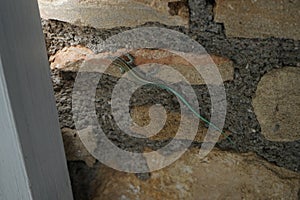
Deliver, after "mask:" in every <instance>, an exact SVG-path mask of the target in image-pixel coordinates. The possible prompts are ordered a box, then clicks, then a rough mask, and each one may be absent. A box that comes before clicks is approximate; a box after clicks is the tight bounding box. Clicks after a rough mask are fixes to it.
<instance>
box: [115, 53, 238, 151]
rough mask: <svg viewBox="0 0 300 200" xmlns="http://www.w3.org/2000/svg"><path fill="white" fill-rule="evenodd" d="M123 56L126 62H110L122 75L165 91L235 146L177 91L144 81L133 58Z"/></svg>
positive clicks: (119, 60) (117, 58)
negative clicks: (127, 74)
mask: <svg viewBox="0 0 300 200" xmlns="http://www.w3.org/2000/svg"><path fill="white" fill-rule="evenodd" d="M125 56H126V57H127V59H128V61H127V60H125V59H124V58H122V57H114V60H113V62H112V64H113V65H114V66H116V67H118V68H119V70H120V72H121V73H122V74H124V73H126V72H128V73H129V75H130V76H132V77H133V78H134V79H135V80H136V81H139V82H140V83H143V84H145V85H153V86H156V87H159V88H161V89H164V90H167V91H169V92H171V93H173V94H174V95H175V96H176V97H177V98H179V99H180V100H181V101H182V103H184V104H185V105H186V106H187V107H188V109H189V110H190V111H191V112H192V113H193V114H194V115H195V116H196V117H198V118H199V119H200V120H202V121H203V122H204V123H206V124H207V125H209V126H211V127H212V128H214V129H215V130H216V131H218V132H220V133H221V134H222V135H223V136H224V137H225V138H226V139H228V141H229V142H230V143H231V144H233V145H234V146H235V143H234V142H233V141H232V140H231V138H229V136H228V135H227V134H226V133H225V132H224V131H223V130H221V129H220V128H219V127H217V126H216V125H215V124H213V123H212V122H210V121H209V120H207V119H206V118H205V117H203V116H202V115H200V114H199V113H198V112H197V111H196V110H194V109H193V107H192V106H191V105H190V104H189V102H187V100H186V99H185V98H184V97H183V96H182V95H180V94H179V93H178V92H177V91H175V90H174V89H172V88H170V87H168V86H166V85H164V84H161V83H156V82H152V81H149V80H146V79H144V78H143V77H142V76H141V75H139V74H138V73H137V72H136V70H135V69H134V67H135V64H134V57H133V56H132V55H131V54H129V53H127V54H125Z"/></svg>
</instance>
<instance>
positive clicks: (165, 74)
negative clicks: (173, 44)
mask: <svg viewBox="0 0 300 200" xmlns="http://www.w3.org/2000/svg"><path fill="white" fill-rule="evenodd" d="M123 51H124V49H123V50H122V49H121V50H120V51H119V52H117V53H108V52H105V53H100V54H97V55H94V56H93V53H92V52H91V51H90V50H88V49H86V48H83V47H69V48H64V49H63V50H61V51H58V52H57V53H56V54H55V55H54V56H52V57H51V58H50V62H51V61H52V64H51V68H57V69H59V70H61V71H64V72H67V71H70V72H77V71H78V70H79V67H80V65H81V64H82V63H83V61H84V60H85V61H86V65H88V66H89V70H90V71H95V72H103V73H106V74H110V75H112V76H115V77H121V76H122V74H121V72H120V70H119V69H118V68H117V67H115V66H114V67H113V66H110V67H108V69H107V70H106V71H104V70H102V69H100V68H99V67H100V66H103V64H107V65H109V63H110V62H111V59H110V58H109V57H112V56H116V55H119V54H120V53H121V52H123ZM131 54H132V55H133V56H134V57H135V65H137V66H141V68H140V69H141V71H142V72H144V73H145V74H146V75H147V74H151V77H152V78H155V79H158V80H164V81H166V80H167V81H168V82H170V83H178V82H180V81H183V80H184V79H183V78H180V77H179V78H178V77H176V76H174V74H173V73H170V69H167V68H166V67H161V68H158V67H157V66H158V65H160V66H162V65H165V66H169V67H172V68H173V69H174V70H175V71H177V72H179V73H180V74H182V75H183V76H184V78H185V79H186V80H187V81H189V82H190V84H191V85H201V84H206V83H205V81H204V79H203V78H202V77H201V74H200V73H199V72H198V71H197V70H196V69H195V68H194V67H193V66H192V65H191V63H189V62H188V61H187V60H185V59H184V58H183V57H180V56H178V55H175V54H172V53H171V52H168V51H165V50H150V49H140V50H136V51H134V52H131ZM183 55H184V56H185V57H187V58H188V59H191V60H197V62H198V63H199V64H200V65H203V66H204V65H206V64H211V63H215V66H216V68H217V70H218V71H219V73H220V75H221V78H222V80H223V81H228V80H232V79H233V73H234V68H233V62H232V61H231V60H229V59H227V58H223V57H219V56H215V55H211V56H209V55H194V54H192V53H185V54H183ZM150 64H154V65H151V67H149V65H150ZM155 64H156V65H155ZM142 65H144V66H145V67H144V66H142ZM146 66H148V67H146ZM210 84H214V83H210Z"/></svg>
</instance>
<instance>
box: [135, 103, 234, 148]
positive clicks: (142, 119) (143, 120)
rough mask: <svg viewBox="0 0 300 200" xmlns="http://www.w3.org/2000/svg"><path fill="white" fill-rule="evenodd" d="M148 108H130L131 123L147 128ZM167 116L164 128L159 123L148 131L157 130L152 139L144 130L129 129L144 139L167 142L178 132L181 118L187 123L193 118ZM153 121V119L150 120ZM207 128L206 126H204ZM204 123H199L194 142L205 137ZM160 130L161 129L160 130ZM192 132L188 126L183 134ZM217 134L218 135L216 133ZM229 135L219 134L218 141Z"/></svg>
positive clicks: (169, 114)
mask: <svg viewBox="0 0 300 200" xmlns="http://www.w3.org/2000/svg"><path fill="white" fill-rule="evenodd" d="M149 109H150V107H149V106H136V107H133V108H132V111H131V117H132V119H133V123H136V124H138V125H139V126H142V127H143V126H147V125H149V123H150V117H149ZM166 114H167V119H166V122H165V123H164V126H162V127H161V126H160V123H159V122H156V123H153V126H152V127H151V129H150V130H149V131H151V133H152V132H153V131H154V130H159V131H157V133H156V134H155V135H153V136H152V137H149V135H150V133H148V132H147V131H145V129H142V130H140V129H137V128H135V127H133V126H132V127H131V130H132V131H134V132H135V133H137V134H140V135H143V136H145V137H148V138H149V139H150V140H161V141H163V140H169V139H172V138H173V137H174V136H175V134H176V133H177V131H178V125H179V124H180V123H181V121H182V118H185V119H186V120H187V121H189V120H191V119H192V118H194V117H195V116H194V115H186V114H183V113H181V114H180V113H178V112H174V111H173V112H172V111H171V112H169V113H166ZM152 117H153V118H154V119H160V120H161V121H162V116H152ZM152 120H153V119H152ZM206 126H207V125H206ZM206 126H205V124H204V122H202V121H201V123H200V125H199V127H198V131H197V133H196V136H195V138H194V140H193V141H194V142H199V143H200V142H202V141H203V139H204V137H205V135H206V134H207V128H206ZM160 128H162V129H161V130H160ZM192 132H193V131H191V130H189V127H188V126H185V134H189V133H191V134H192ZM217 134H218V133H217ZM230 134H231V133H230V132H229V131H225V133H224V134H223V135H222V134H220V138H219V141H220V140H222V139H224V137H227V136H229V135H230ZM184 138H185V136H181V135H179V136H177V139H184Z"/></svg>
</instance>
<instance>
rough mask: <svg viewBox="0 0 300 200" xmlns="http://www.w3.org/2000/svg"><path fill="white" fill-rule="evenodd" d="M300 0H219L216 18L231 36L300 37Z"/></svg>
mask: <svg viewBox="0 0 300 200" xmlns="http://www.w3.org/2000/svg"><path fill="white" fill-rule="evenodd" d="M299 8H300V1H298V0H275V1H274V0H246V1H242V2H241V1H236V0H217V1H216V7H215V21H216V22H220V23H224V25H225V32H226V35H227V36H228V37H244V38H266V37H277V38H291V39H295V40H300V31H299V27H300V21H299V18H300V12H299Z"/></svg>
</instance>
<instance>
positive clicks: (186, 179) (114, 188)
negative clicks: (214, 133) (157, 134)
mask: <svg viewBox="0 0 300 200" xmlns="http://www.w3.org/2000/svg"><path fill="white" fill-rule="evenodd" d="M197 153H198V150H197V149H192V150H190V151H187V152H186V153H185V154H184V155H183V156H182V157H181V158H180V159H179V160H177V161H176V162H174V163H173V164H172V165H170V166H168V167H166V168H164V169H162V170H158V171H155V172H152V173H151V177H150V178H149V179H148V180H145V181H142V180H140V179H138V178H137V177H136V176H134V175H133V174H127V173H123V172H118V171H115V170H112V169H110V168H107V167H104V166H103V167H101V168H99V171H98V172H97V176H96V178H95V180H96V182H97V181H100V183H99V184H98V187H96V189H95V195H92V196H94V197H93V198H92V199H93V200H98V199H99V200H100V199H101V200H106V199H149V200H150V199H153V200H155V199H202V198H205V199H214V200H215V199H266V198H268V199H297V198H298V191H299V187H300V176H299V174H297V173H295V172H292V171H289V170H286V169H283V168H279V167H276V166H274V165H272V164H269V163H268V162H266V161H264V160H262V159H260V158H258V157H257V156H255V155H254V154H251V153H249V154H233V153H229V152H227V153H226V152H222V151H218V150H214V151H212V152H211V153H210V154H209V155H208V157H206V158H204V159H202V160H201V159H199V157H198V156H197V155H198V154H197Z"/></svg>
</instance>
